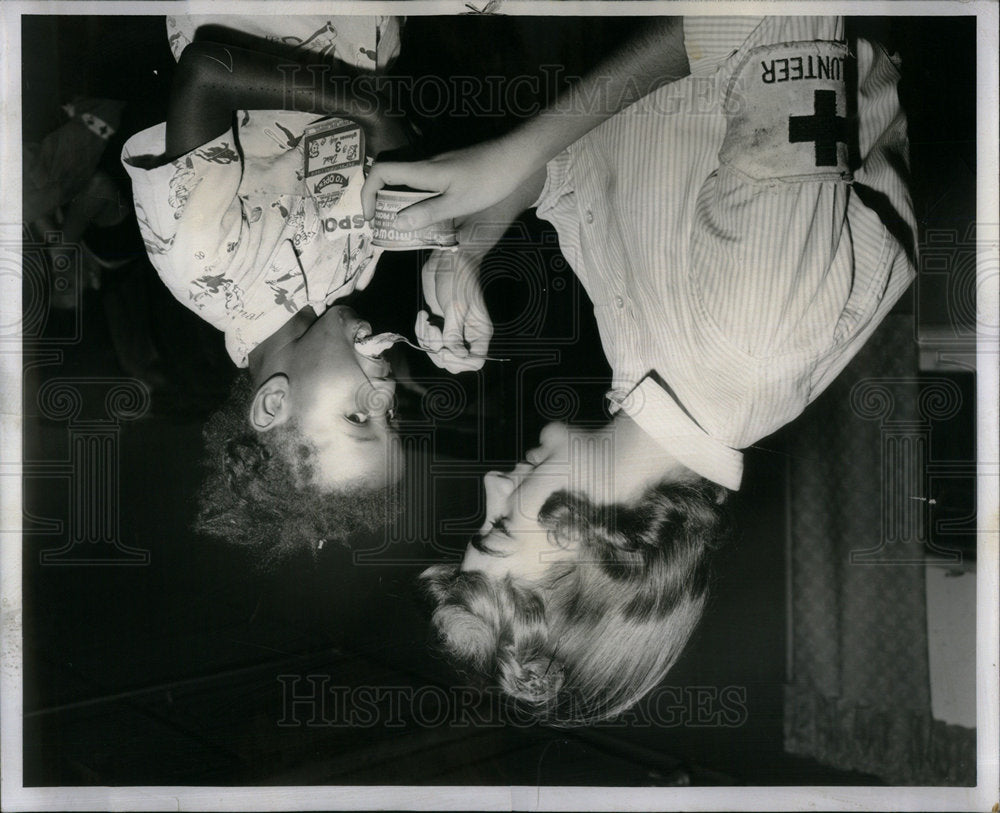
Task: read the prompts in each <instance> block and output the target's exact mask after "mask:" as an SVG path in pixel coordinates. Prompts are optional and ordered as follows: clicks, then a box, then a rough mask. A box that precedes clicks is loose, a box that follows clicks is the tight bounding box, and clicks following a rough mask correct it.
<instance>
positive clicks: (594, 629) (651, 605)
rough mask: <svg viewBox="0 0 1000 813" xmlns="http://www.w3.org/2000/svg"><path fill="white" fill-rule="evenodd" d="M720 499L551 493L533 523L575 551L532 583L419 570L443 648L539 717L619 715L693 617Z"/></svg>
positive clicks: (703, 588) (699, 606)
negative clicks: (609, 501) (601, 500)
mask: <svg viewBox="0 0 1000 813" xmlns="http://www.w3.org/2000/svg"><path fill="white" fill-rule="evenodd" d="M726 493H727V492H726V490H725V489H723V488H721V487H719V486H716V485H715V484H713V483H710V482H709V481H707V480H704V479H699V480H696V481H694V482H684V483H660V484H659V485H656V486H653V487H651V488H649V489H647V491H646V492H645V493H644V494H643V495H642V497H641V498H640V499H639V500H638V502H636V503H635V504H632V505H620V504H619V505H611V506H598V505H595V504H594V503H592V502H590V501H589V500H588V499H586V498H585V497H582V496H580V495H577V494H573V493H570V492H567V491H558V492H556V493H554V494H552V495H551V496H550V497H549V498H548V500H546V502H545V504H544V505H543V506H542V509H541V511H540V512H539V515H538V519H539V522H540V523H541V524H542V525H543V526H546V527H547V528H548V529H549V534H550V535H551V536H552V538H553V541H554V542H556V544H559V545H561V546H564V547H565V546H568V544H569V543H570V542H575V543H576V551H577V553H576V556H574V557H573V558H572V559H570V560H568V561H567V560H561V561H558V562H553V563H552V564H551V565H550V566H549V568H548V571H547V573H546V575H545V577H544V579H543V580H541V581H540V582H528V581H526V580H523V579H517V578H514V577H512V576H509V575H508V576H505V577H504V578H502V579H493V578H489V577H488V576H486V575H485V574H484V573H482V572H479V571H466V572H463V571H461V570H459V568H458V567H457V566H454V565H435V566H433V567H431V568H428V569H427V570H425V571H424V573H423V574H422V575H421V578H422V579H423V581H424V587H425V589H426V591H427V592H428V593H429V594H430V596H431V597H432V598H433V599H434V601H435V602H436V605H437V606H436V608H435V610H434V613H433V617H432V625H433V627H434V629H435V631H436V632H437V634H438V636H439V639H440V643H441V647H442V649H443V650H444V651H445V652H446V653H447V654H448V655H450V656H451V658H452V659H453V660H454V661H455V662H456V665H458V666H459V667H460V668H463V669H465V670H466V671H468V672H471V673H472V675H473V676H475V677H478V678H480V679H481V680H483V681H485V682H492V683H496V684H497V685H499V687H500V688H501V689H502V690H503V692H504V694H505V695H507V696H508V697H510V698H512V699H513V700H514V701H516V702H517V704H518V706H519V707H520V710H521V711H522V712H525V713H527V714H528V715H529V716H531V717H532V718H533V719H536V720H538V721H539V722H546V723H549V724H553V725H559V726H573V725H584V724H589V723H594V722H597V721H599V720H603V719H608V718H611V717H614V716H616V715H618V714H620V713H621V712H623V711H625V710H626V709H628V708H630V707H631V706H633V705H634V704H635V703H637V702H638V701H639V700H640V699H641V698H642V697H643V696H645V695H646V694H647V693H648V692H649V691H651V690H652V689H653V688H654V687H655V686H656V685H657V684H658V683H659V682H660V680H662V678H663V676H664V675H665V674H666V673H667V671H668V670H669V669H670V667H671V666H672V665H673V663H674V661H675V660H676V659H677V657H678V656H679V655H680V653H681V651H682V650H683V649H684V646H685V644H686V643H687V640H688V638H689V637H690V636H691V633H692V632H693V631H694V628H695V626H696V625H697V623H698V621H699V619H700V618H701V614H702V610H703V608H704V605H705V600H706V597H707V593H708V582H709V567H708V555H707V554H708V551H709V550H710V549H712V548H713V547H714V546H715V544H716V542H717V540H718V539H719V537H720V535H721V531H722V529H723V526H724V516H725V512H724V507H723V504H724V502H725V499H726ZM473 544H475V543H473Z"/></svg>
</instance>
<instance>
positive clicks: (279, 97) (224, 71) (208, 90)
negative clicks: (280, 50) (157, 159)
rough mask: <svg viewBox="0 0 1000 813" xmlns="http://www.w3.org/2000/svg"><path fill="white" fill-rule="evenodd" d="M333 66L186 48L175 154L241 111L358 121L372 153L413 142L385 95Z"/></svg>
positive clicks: (177, 82) (171, 137) (172, 137)
mask: <svg viewBox="0 0 1000 813" xmlns="http://www.w3.org/2000/svg"><path fill="white" fill-rule="evenodd" d="M328 67H329V66H326V65H323V66H307V65H304V64H296V63H293V62H289V61H288V60H287V59H282V58H280V57H276V56H272V55H270V54H264V53H260V52H257V51H250V50H247V49H245V48H237V47H235V46H232V45H223V44H219V43H214V42H194V43H191V45H189V46H188V47H187V48H185V49H184V53H182V54H181V58H180V61H179V62H178V63H177V72H176V74H175V77H174V82H173V87H172V89H171V93H170V107H169V112H168V114H167V145H166V147H167V158H168V159H173V158H176V157H177V156H179V155H184V154H185V153H187V152H190V151H191V150H193V149H195V148H196V147H199V146H201V145H202V144H204V143H206V142H208V141H211V140H212V139H213V138H216V137H217V136H219V135H221V134H222V133H224V132H226V131H227V130H228V129H229V128H230V126H231V125H232V114H233V111H234V110H241V109H247V110H300V111H302V112H306V113H316V114H318V115H336V116H343V117H345V118H349V119H352V120H354V121H356V122H358V123H359V124H361V125H362V127H364V128H365V132H366V135H367V136H368V139H369V146H370V147H371V149H370V152H372V153H373V154H374V153H377V152H379V151H382V150H389V149H394V148H396V147H399V146H402V145H403V144H405V143H406V137H405V135H404V131H403V127H402V121H401V120H400V119H392V118H389V117H387V116H385V115H383V114H382V112H381V105H382V100H381V99H380V97H379V96H378V94H377V93H375V91H374V89H373V88H372V87H371V85H370V84H369V83H368V80H367V78H366V77H364V76H360V77H359V76H348V75H346V74H344V75H340V74H337V75H331V72H330V70H329V69H328Z"/></svg>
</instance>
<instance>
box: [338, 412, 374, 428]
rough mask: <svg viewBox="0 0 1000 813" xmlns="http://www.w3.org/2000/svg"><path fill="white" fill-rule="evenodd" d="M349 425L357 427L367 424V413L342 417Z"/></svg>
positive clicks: (351, 413) (354, 413) (355, 413)
mask: <svg viewBox="0 0 1000 813" xmlns="http://www.w3.org/2000/svg"><path fill="white" fill-rule="evenodd" d="M344 417H345V418H346V419H347V420H349V421H350V422H351V423H356V424H358V425H359V426H363V425H364V424H366V423H368V413H367V412H350V413H348V414H347V415H345V416H344Z"/></svg>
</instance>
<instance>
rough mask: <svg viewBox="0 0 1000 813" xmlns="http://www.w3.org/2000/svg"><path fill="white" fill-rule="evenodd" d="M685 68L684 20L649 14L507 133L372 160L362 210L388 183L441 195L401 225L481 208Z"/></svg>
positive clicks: (401, 217) (413, 209) (417, 225)
mask: <svg viewBox="0 0 1000 813" xmlns="http://www.w3.org/2000/svg"><path fill="white" fill-rule="evenodd" d="M689 73H690V66H689V65H688V59H687V52H686V50H685V48H684V29H683V21H682V18H680V17H661V18H652V19H651V20H650V22H649V24H648V26H647V27H646V28H645V29H644V30H643V31H642V33H641V34H639V35H638V36H636V37H634V38H633V39H632V40H631V41H630V42H629V43H628V44H627V45H626V46H624V47H623V48H621V49H619V50H618V51H617V52H616V53H615V54H613V55H612V56H610V57H608V58H607V59H605V60H603V61H602V62H600V63H599V64H598V65H597V67H595V68H594V69H593V70H591V71H590V72H589V73H588V74H587V75H586V76H585V77H583V79H581V80H580V81H579V82H577V83H576V84H575V85H573V86H572V87H571V88H569V90H567V91H566V92H565V93H563V94H562V95H561V96H560V97H559V99H558V100H557V101H556V102H555V103H554V104H553V105H552V106H551V107H549V108H547V109H546V110H543V111H542V112H541V113H539V115H538V116H536V117H535V118H533V119H532V120H530V121H528V122H526V123H525V124H523V125H521V126H520V127H518V128H516V129H515V130H513V131H512V132H511V133H509V134H508V135H505V136H503V137H501V138H498V139H496V140H494V141H489V142H486V143H485V144H479V145H476V146H474V147H469V148H466V149H463V150H456V151H455V152H449V153H445V154H444V155H439V156H437V157H435V158H431V159H429V160H427V161H417V162H413V163H399V162H394V161H391V162H383V163H381V164H376V165H375V167H374V168H373V169H372V171H371V173H370V174H369V176H368V180H367V181H366V183H365V186H364V189H363V190H362V202H363V204H364V208H365V214H366V216H369V217H370V216H371V215H372V213H373V212H374V207H375V193H376V192H377V191H378V190H379V189H380V188H381V187H382V186H384V185H386V184H406V185H407V186H412V187H414V188H416V189H427V190H432V191H435V192H437V191H440V192H442V194H441V195H439V196H438V197H435V198H431V199H430V200H427V201H423V202H421V203H416V204H414V205H413V206H410V207H408V208H407V209H406V214H405V216H404V215H403V214H400V215H399V217H397V219H396V222H397V224H398V225H399V227H400V228H406V229H417V228H421V227H423V226H426V225H428V224H429V223H434V222H436V221H438V220H443V219H446V218H449V217H461V216H463V215H466V214H469V213H471V212H478V211H481V210H483V209H485V208H486V207H488V206H491V205H493V204H494V203H496V202H498V201H501V200H503V199H505V198H506V197H507V196H508V195H510V194H511V193H512V192H514V191H515V190H516V189H518V188H519V187H521V185H522V184H524V183H525V182H526V181H527V179H529V178H530V177H531V175H532V174H533V173H534V172H536V171H538V170H540V169H541V168H543V167H544V166H545V164H546V163H547V162H548V161H550V160H551V159H552V158H554V157H555V156H556V155H558V154H559V153H560V152H562V150H564V149H565V148H566V147H568V146H569V145H570V144H572V143H573V142H575V141H577V140H579V139H580V138H582V137H583V136H584V135H586V134H587V133H588V132H590V131H591V130H592V129H593V128H594V127H596V126H598V125H599V124H601V123H602V122H604V121H606V120H607V119H609V118H611V116H613V115H614V114H615V113H618V112H619V111H621V110H623V109H625V108H626V107H628V106H629V105H630V104H632V103H633V102H635V101H636V100H638V99H640V98H642V97H643V96H646V95H648V94H649V93H652V92H653V91H654V90H656V89H657V88H659V87H662V86H663V85H666V84H670V83H671V82H675V81H677V80H678V79H681V78H683V77H685V76H687V75H688V74H689Z"/></svg>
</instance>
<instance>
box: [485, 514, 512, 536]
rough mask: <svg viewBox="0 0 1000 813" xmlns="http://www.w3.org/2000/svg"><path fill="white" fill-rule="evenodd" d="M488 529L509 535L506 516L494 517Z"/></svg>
mask: <svg viewBox="0 0 1000 813" xmlns="http://www.w3.org/2000/svg"><path fill="white" fill-rule="evenodd" d="M490 530H491V531H499V532H500V533H502V534H504V535H505V536H510V531H509V530H507V518H506V517H496V518H495V519H494V520H493V521H492V522H491V523H490Z"/></svg>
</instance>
